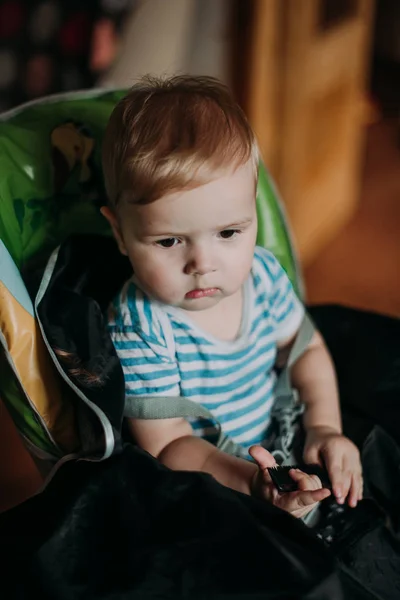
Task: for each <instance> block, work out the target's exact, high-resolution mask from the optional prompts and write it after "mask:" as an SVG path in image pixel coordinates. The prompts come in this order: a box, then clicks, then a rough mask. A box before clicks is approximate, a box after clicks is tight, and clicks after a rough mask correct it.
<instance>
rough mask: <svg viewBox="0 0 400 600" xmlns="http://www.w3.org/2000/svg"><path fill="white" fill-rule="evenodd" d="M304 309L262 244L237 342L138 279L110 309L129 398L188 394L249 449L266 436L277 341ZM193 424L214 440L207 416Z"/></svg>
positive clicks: (287, 335) (291, 330)
mask: <svg viewBox="0 0 400 600" xmlns="http://www.w3.org/2000/svg"><path fill="white" fill-rule="evenodd" d="M303 314H304V308H303V305H302V304H301V302H300V301H299V300H298V298H297V296H296V294H295V292H294V290H293V288H292V285H291V283H290V281H289V279H288V277H287V275H286V273H285V271H284V270H283V269H282V267H281V266H280V264H279V263H278V261H277V260H276V258H275V257H274V256H273V255H272V254H271V253H270V252H269V251H267V250H265V249H264V248H260V247H257V248H256V249H255V253H254V260H253V265H252V269H251V273H250V275H249V278H248V279H247V281H246V283H245V285H244V302H243V316H242V323H241V327H240V332H239V334H238V336H237V338H236V339H235V340H233V341H222V340H218V339H215V338H214V337H212V336H211V335H210V334H208V333H206V332H204V331H202V330H201V329H200V328H199V327H198V326H197V325H196V324H194V323H192V322H191V321H190V317H188V316H187V314H186V313H185V314H184V313H183V311H180V310H179V309H177V308H173V307H170V306H165V305H163V304H160V303H158V302H155V301H153V300H150V299H149V298H148V297H147V296H146V295H145V294H144V293H143V292H142V291H141V290H140V289H139V288H138V287H137V285H136V284H135V283H134V281H133V280H129V281H128V282H127V283H126V284H125V285H124V286H123V288H122V290H121V292H120V293H119V294H118V296H117V297H116V298H115V300H114V302H113V304H112V306H111V307H110V311H109V323H108V326H109V331H110V334H111V338H112V340H113V343H114V345H115V348H116V350H117V353H118V356H119V358H120V360H121V364H122V368H123V371H124V375H125V384H126V396H127V397H130V398H132V397H134V396H135V395H136V396H147V395H148V396H157V395H158V396H171V397H173V396H186V397H188V398H190V399H191V400H193V401H195V402H199V403H201V404H202V405H203V406H205V407H206V408H207V409H208V410H209V411H211V413H212V414H213V415H215V417H216V418H217V419H218V421H219V422H220V423H221V426H222V429H223V431H224V432H225V433H227V434H228V435H230V436H231V437H232V438H233V439H234V441H235V442H237V443H239V444H241V445H242V446H243V448H248V447H249V446H251V445H252V444H258V443H261V442H263V441H264V440H265V438H266V435H267V431H268V426H269V424H270V415H271V408H272V405H273V401H274V384H275V373H274V371H273V366H274V363H275V360H276V353H277V344H278V343H279V342H282V341H285V340H287V339H289V338H290V337H292V336H293V335H294V334H295V333H296V332H297V330H298V328H299V326H300V323H301V320H302V318H303ZM166 401H167V400H166ZM149 402H151V399H149ZM191 424H192V427H193V430H194V433H195V434H196V435H199V436H201V437H204V438H205V439H208V440H210V441H215V439H216V429H215V427H214V426H213V424H212V423H211V422H210V421H206V420H204V419H199V420H193V421H192V423H191Z"/></svg>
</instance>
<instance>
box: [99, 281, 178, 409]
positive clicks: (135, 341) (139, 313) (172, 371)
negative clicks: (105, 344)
mask: <svg viewBox="0 0 400 600" xmlns="http://www.w3.org/2000/svg"><path fill="white" fill-rule="evenodd" d="M108 330H109V333H110V335H111V339H112V341H113V344H114V346H115V349H116V351H117V354H118V357H119V359H120V362H121V365H122V369H123V372H124V377H125V393H126V397H127V398H128V397H132V396H157V395H158V396H179V394H180V376H179V370H178V366H177V364H176V360H175V357H174V353H173V351H172V349H171V344H170V340H168V334H167V333H166V332H165V325H163V322H162V319H160V315H159V314H158V310H157V307H155V306H152V303H151V302H150V300H149V299H148V298H147V297H146V296H145V295H144V294H143V293H142V292H141V291H140V290H139V289H138V288H136V286H135V285H134V284H133V283H132V282H128V283H127V284H125V286H124V287H123V289H122V291H121V292H120V294H119V295H118V296H117V298H116V299H115V300H114V302H113V303H112V305H111V306H110V308H109V311H108Z"/></svg>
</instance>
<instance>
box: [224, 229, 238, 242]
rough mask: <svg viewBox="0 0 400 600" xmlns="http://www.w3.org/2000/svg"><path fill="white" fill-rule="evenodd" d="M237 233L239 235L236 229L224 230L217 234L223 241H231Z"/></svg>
mask: <svg viewBox="0 0 400 600" xmlns="http://www.w3.org/2000/svg"><path fill="white" fill-rule="evenodd" d="M238 233H240V231H239V230H238V229H224V230H223V231H220V232H219V235H220V237H221V238H222V239H223V240H231V239H232V238H234V237H236V235H237V234H238Z"/></svg>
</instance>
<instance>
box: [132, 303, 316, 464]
mask: <svg viewBox="0 0 400 600" xmlns="http://www.w3.org/2000/svg"><path fill="white" fill-rule="evenodd" d="M314 331H315V328H314V325H313V323H312V321H311V319H310V317H309V316H308V315H307V314H305V315H304V319H303V321H302V323H301V326H300V329H299V331H298V334H297V336H296V339H295V341H294V343H293V346H292V348H291V350H290V353H289V357H288V360H287V362H286V365H285V367H284V368H283V369H282V371H281V372H280V374H279V377H278V379H277V382H276V386H275V396H276V400H275V403H274V408H273V410H272V417H273V419H274V420H275V421H276V422H277V424H278V434H277V436H276V437H275V438H274V448H273V451H272V453H273V455H274V456H275V458H276V460H277V462H283V461H284V460H287V459H288V457H289V456H290V451H291V446H292V442H293V436H294V423H295V421H296V420H297V419H298V417H299V415H300V414H301V413H302V412H303V408H304V407H303V406H302V405H301V404H300V403H299V402H298V399H297V394H296V391H295V390H294V389H293V388H292V385H291V381H290V368H291V367H292V366H293V365H294V363H295V362H296V361H297V359H298V358H299V357H300V356H301V355H302V354H303V352H304V351H305V350H306V348H307V346H308V345H309V343H310V341H311V338H312V337H313V334H314ZM124 415H125V416H126V417H128V418H132V419H172V418H176V417H184V418H188V417H194V418H205V419H209V420H211V421H212V422H213V423H215V425H216V427H217V430H218V440H217V446H218V448H220V449H221V450H223V451H224V452H227V453H228V454H234V455H236V456H244V455H246V454H247V452H246V451H245V450H244V448H242V446H240V445H239V444H237V443H236V442H234V441H233V440H232V439H231V438H230V437H229V436H227V435H226V434H225V433H224V432H223V431H222V428H221V424H220V423H219V422H218V421H217V420H216V418H215V416H214V415H213V414H212V413H211V412H210V411H209V410H208V409H207V408H204V406H202V405H201V404H197V402H193V401H192V400H189V399H188V398H185V397H184V396H174V397H171V396H158V397H152V396H135V397H134V398H128V399H127V400H126V404H125V411H124Z"/></svg>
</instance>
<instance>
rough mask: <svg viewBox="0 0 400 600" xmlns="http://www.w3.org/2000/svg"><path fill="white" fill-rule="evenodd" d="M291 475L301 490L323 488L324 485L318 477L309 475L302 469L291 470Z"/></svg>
mask: <svg viewBox="0 0 400 600" xmlns="http://www.w3.org/2000/svg"><path fill="white" fill-rule="evenodd" d="M289 475H290V477H291V478H292V479H294V480H295V481H296V483H297V487H298V488H299V490H303V491H304V490H319V489H321V488H322V483H321V480H320V478H319V477H318V476H317V475H308V474H307V473H303V471H301V470H300V469H290V471H289Z"/></svg>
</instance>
